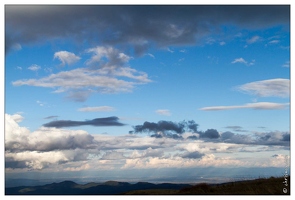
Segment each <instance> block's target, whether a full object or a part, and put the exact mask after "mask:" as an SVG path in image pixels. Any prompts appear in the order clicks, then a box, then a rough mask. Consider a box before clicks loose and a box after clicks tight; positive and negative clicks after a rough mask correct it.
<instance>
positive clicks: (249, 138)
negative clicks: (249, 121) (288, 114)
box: [220, 131, 290, 146]
mask: <svg viewBox="0 0 295 200" xmlns="http://www.w3.org/2000/svg"><path fill="white" fill-rule="evenodd" d="M220 141H222V142H226V143H234V144H251V145H266V146H272V145H278V146H289V145H290V134H289V133H285V132H266V133H256V134H247V135H246V134H236V133H232V132H230V131H227V132H224V133H222V134H221V136H220Z"/></svg>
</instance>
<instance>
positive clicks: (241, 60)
mask: <svg viewBox="0 0 295 200" xmlns="http://www.w3.org/2000/svg"><path fill="white" fill-rule="evenodd" d="M231 63H232V64H235V63H243V64H247V61H245V60H244V58H236V59H235V60H234V61H232V62H231Z"/></svg>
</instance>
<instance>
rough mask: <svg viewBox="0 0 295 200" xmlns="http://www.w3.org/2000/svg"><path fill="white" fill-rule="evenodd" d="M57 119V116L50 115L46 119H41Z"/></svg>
mask: <svg viewBox="0 0 295 200" xmlns="http://www.w3.org/2000/svg"><path fill="white" fill-rule="evenodd" d="M57 117H58V116H57V115H51V116H48V117H44V118H43V119H53V118H57Z"/></svg>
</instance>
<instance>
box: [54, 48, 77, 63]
mask: <svg viewBox="0 0 295 200" xmlns="http://www.w3.org/2000/svg"><path fill="white" fill-rule="evenodd" d="M56 58H57V59H59V60H60V61H61V65H62V66H65V65H66V64H67V65H71V64H74V63H75V62H78V61H79V60H80V59H81V58H80V57H79V56H76V55H75V54H74V53H71V52H68V51H59V52H56V53H54V59H56Z"/></svg>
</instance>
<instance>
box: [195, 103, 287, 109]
mask: <svg viewBox="0 0 295 200" xmlns="http://www.w3.org/2000/svg"><path fill="white" fill-rule="evenodd" d="M288 105H289V103H271V102H257V103H247V104H244V105H235V106H211V107H203V108H200V110H204V111H220V110H233V109H244V108H247V109H254V110H281V109H285V108H286V107H287V106H288Z"/></svg>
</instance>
